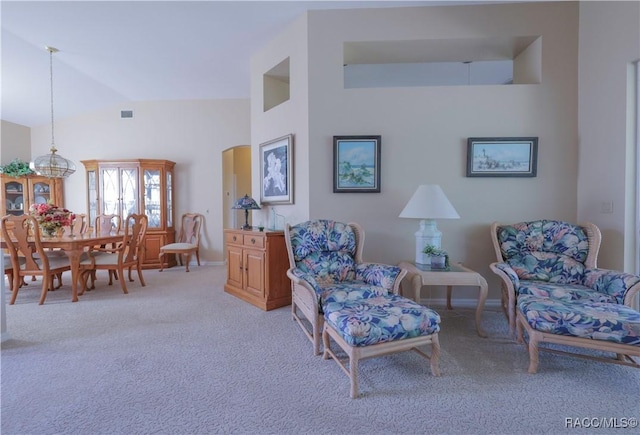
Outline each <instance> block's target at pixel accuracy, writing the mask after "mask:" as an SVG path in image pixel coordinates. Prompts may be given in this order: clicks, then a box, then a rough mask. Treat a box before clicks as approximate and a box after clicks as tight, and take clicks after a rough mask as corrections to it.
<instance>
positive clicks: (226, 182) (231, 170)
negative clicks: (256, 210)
mask: <svg viewBox="0 0 640 435" xmlns="http://www.w3.org/2000/svg"><path fill="white" fill-rule="evenodd" d="M245 194H248V195H249V196H252V194H251V146H250V145H239V146H236V147H233V148H229V149H226V150H224V151H223V152H222V198H223V201H222V202H223V204H222V207H223V210H224V212H223V214H222V216H223V218H222V224H223V228H239V227H240V226H242V224H243V223H244V211H242V210H233V209H232V208H231V207H233V205H234V204H235V202H236V200H237V199H238V198H240V197H241V196H244V195H245ZM249 223H251V214H249Z"/></svg>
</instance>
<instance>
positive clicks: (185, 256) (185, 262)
mask: <svg viewBox="0 0 640 435" xmlns="http://www.w3.org/2000/svg"><path fill="white" fill-rule="evenodd" d="M190 262H191V254H184V264H185V266H186V269H187V272H189V263H190Z"/></svg>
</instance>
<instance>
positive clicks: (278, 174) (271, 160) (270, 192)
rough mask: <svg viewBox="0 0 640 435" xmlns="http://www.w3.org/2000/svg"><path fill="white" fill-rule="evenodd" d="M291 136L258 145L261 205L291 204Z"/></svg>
mask: <svg viewBox="0 0 640 435" xmlns="http://www.w3.org/2000/svg"><path fill="white" fill-rule="evenodd" d="M292 174H293V135H292V134H288V135H286V136H282V137H279V138H277V139H273V140H270V141H268V142H265V143H263V144H260V179H261V180H262V183H261V184H262V187H261V189H260V203H261V204H293V177H292Z"/></svg>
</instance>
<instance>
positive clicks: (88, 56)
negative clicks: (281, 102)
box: [0, 0, 486, 126]
mask: <svg viewBox="0 0 640 435" xmlns="http://www.w3.org/2000/svg"><path fill="white" fill-rule="evenodd" d="M464 3H467V4H468V3H472V2H446V1H445V2H442V1H441V2H433V1H422V2H420V1H351V2H343V1H277V2H276V1H124V2H123V1H6V0H3V1H2V2H1V3H0V8H1V9H0V19H1V22H2V52H1V56H2V77H1V80H2V106H1V112H0V117H1V118H2V119H3V120H5V121H10V122H14V123H17V124H22V125H26V126H35V125H40V124H46V123H48V122H49V120H50V116H51V107H50V80H49V53H48V51H47V50H46V49H45V46H52V47H55V48H57V49H59V50H60V51H59V52H58V53H55V54H54V55H53V84H54V108H55V116H56V119H58V118H62V117H67V116H73V115H77V114H79V113H84V112H88V111H92V110H98V109H101V108H106V107H111V106H118V107H119V108H120V109H122V110H126V109H127V103H129V102H132V101H150V100H151V101H153V100H178V99H217V98H248V97H249V92H250V89H249V86H250V81H249V68H250V67H249V62H250V57H251V55H252V54H253V53H255V52H257V51H259V50H260V49H261V48H262V47H263V46H264V45H265V44H266V43H267V42H268V41H269V40H270V39H272V38H273V37H274V36H275V35H277V34H278V33H279V32H280V31H281V30H282V29H283V28H285V27H286V26H287V25H288V24H289V23H291V22H292V21H293V20H295V19H296V18H297V17H299V16H300V15H301V14H302V13H304V11H306V10H312V9H341V8H371V7H376V8H380V7H404V6H425V5H442V4H464ZM485 3H486V2H485Z"/></svg>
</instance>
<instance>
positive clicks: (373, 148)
mask: <svg viewBox="0 0 640 435" xmlns="http://www.w3.org/2000/svg"><path fill="white" fill-rule="evenodd" d="M380 145H381V136H334V137H333V192H334V193H342V192H380Z"/></svg>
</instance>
